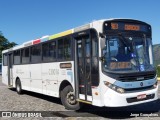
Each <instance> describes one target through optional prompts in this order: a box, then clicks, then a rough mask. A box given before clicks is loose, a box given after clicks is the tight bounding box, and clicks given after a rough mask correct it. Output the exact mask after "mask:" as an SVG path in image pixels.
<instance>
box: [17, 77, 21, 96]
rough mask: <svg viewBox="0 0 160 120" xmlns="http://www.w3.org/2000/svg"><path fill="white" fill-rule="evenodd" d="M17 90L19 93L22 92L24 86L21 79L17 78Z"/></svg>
mask: <svg viewBox="0 0 160 120" xmlns="http://www.w3.org/2000/svg"><path fill="white" fill-rule="evenodd" d="M16 91H17V93H18V94H22V86H21V81H20V79H17V81H16Z"/></svg>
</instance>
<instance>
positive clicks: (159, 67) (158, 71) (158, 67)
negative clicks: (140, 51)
mask: <svg viewBox="0 0 160 120" xmlns="http://www.w3.org/2000/svg"><path fill="white" fill-rule="evenodd" d="M157 76H158V77H160V66H157Z"/></svg>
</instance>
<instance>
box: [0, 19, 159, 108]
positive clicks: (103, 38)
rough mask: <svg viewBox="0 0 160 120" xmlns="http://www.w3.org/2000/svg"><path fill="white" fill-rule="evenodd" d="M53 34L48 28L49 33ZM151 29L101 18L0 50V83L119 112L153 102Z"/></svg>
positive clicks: (142, 24)
mask: <svg viewBox="0 0 160 120" xmlns="http://www.w3.org/2000/svg"><path fill="white" fill-rule="evenodd" d="M52 29H53V28H52ZM151 39H152V36H151V26H150V25H149V24H147V23H145V22H142V21H138V20H133V19H108V20H107V19H106V20H98V21H94V22H91V23H89V24H86V25H83V26H80V27H77V28H74V29H70V30H67V31H64V32H61V33H58V34H54V35H50V36H44V37H42V38H39V39H35V40H31V41H29V42H26V43H24V44H22V45H19V46H16V47H13V48H11V49H8V50H4V51H3V66H2V82H3V83H4V84H6V85H8V86H9V87H13V88H16V91H17V93H19V94H20V93H21V92H22V90H27V91H33V92H36V93H41V94H44V95H49V96H53V97H58V98H61V101H62V104H63V105H64V106H65V108H66V109H70V110H78V109H80V103H88V104H92V105H94V106H100V107H102V106H109V107H121V106H129V105H135V104H140V103H146V102H150V101H154V100H157V99H158V85H157V76H156V71H155V68H154V66H153V55H152V40H151Z"/></svg>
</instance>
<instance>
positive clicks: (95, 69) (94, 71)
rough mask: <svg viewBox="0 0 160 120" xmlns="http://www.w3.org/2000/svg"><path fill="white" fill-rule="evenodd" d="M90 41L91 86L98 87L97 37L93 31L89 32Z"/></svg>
mask: <svg viewBox="0 0 160 120" xmlns="http://www.w3.org/2000/svg"><path fill="white" fill-rule="evenodd" d="M91 39H92V71H91V73H92V86H98V85H99V70H98V37H97V33H96V32H95V31H94V30H91Z"/></svg>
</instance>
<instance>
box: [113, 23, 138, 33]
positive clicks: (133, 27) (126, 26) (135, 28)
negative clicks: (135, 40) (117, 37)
mask: <svg viewBox="0 0 160 120" xmlns="http://www.w3.org/2000/svg"><path fill="white" fill-rule="evenodd" d="M111 29H112V30H118V29H124V30H133V31H139V30H140V26H139V25H131V24H124V26H123V28H122V25H120V26H119V24H118V23H111Z"/></svg>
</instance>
